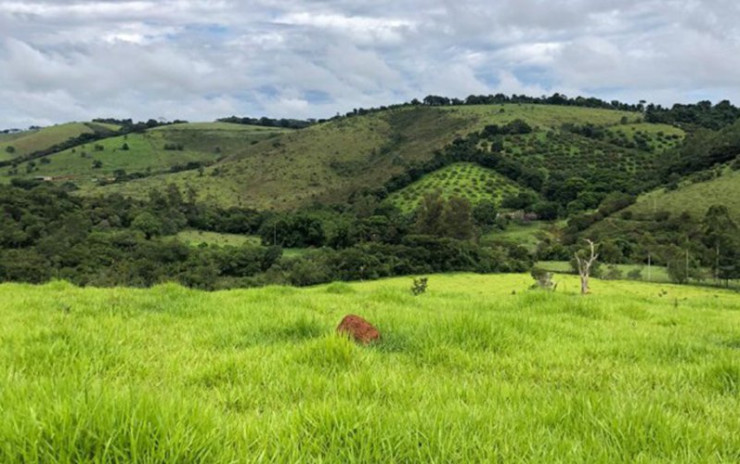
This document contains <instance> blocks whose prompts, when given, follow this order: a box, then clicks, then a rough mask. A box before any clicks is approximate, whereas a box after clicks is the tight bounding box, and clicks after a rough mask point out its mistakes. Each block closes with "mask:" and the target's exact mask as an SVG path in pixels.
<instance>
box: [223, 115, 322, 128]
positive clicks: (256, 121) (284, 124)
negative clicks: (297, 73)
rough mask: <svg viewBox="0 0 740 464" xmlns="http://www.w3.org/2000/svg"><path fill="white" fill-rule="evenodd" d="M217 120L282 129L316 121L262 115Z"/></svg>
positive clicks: (298, 126) (306, 125)
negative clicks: (259, 116) (258, 116)
mask: <svg viewBox="0 0 740 464" xmlns="http://www.w3.org/2000/svg"><path fill="white" fill-rule="evenodd" d="M217 121H218V122H229V123H232V124H246V125H250V126H263V127H280V128H284V129H303V128H305V127H308V126H310V125H312V124H315V123H316V122H317V121H316V120H315V119H306V120H303V119H285V118H281V119H273V118H268V117H265V116H262V117H261V118H249V117H238V116H229V117H227V118H220V119H217Z"/></svg>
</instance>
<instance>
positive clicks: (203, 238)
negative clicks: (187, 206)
mask: <svg viewBox="0 0 740 464" xmlns="http://www.w3.org/2000/svg"><path fill="white" fill-rule="evenodd" d="M176 237H177V239H178V240H179V241H181V242H183V243H187V244H188V245H191V246H198V245H201V244H203V243H205V244H206V245H215V246H235V247H239V246H242V245H254V246H258V245H260V238H259V237H257V236H254V235H238V234H222V233H218V232H207V231H203V230H183V231H181V232H179V233H178V234H177V236H176Z"/></svg>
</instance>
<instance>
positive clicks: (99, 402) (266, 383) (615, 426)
mask: <svg viewBox="0 0 740 464" xmlns="http://www.w3.org/2000/svg"><path fill="white" fill-rule="evenodd" d="M562 280H563V281H562V282H561V284H560V286H559V287H558V291H557V292H556V293H554V294H549V293H543V292H539V291H529V290H527V288H528V287H529V285H530V284H531V282H532V281H531V278H529V277H528V276H526V275H499V276H479V275H452V276H441V275H439V276H437V275H435V276H431V277H430V280H429V290H428V291H427V293H426V294H424V295H421V296H418V297H414V296H412V295H411V292H410V291H409V287H410V285H411V279H410V278H400V279H392V280H385V281H376V282H366V283H358V284H345V283H334V284H330V285H327V286H321V287H316V288H309V289H295V288H283V287H268V288H264V289H255V290H238V291H228V292H216V293H204V292H198V291H191V290H187V289H184V288H181V287H179V286H176V285H161V286H158V287H155V288H152V289H149V290H134V289H120V288H116V289H92V288H88V289H80V288H75V287H72V286H70V285H68V284H66V283H63V282H53V283H50V284H47V285H44V286H39V287H35V286H30V285H19V284H4V285H0V301H1V302H2V303H1V304H0V316H2V320H3V324H2V326H0V339H2V344H0V379H1V380H0V410H1V411H2V417H3V421H2V422H1V423H0V461H2V462H149V463H152V462H167V463H173V462H183V463H186V462H214V463H215V462H217V463H223V462H262V461H265V462H342V463H345V462H425V463H426V462H445V463H446V462H464V463H469V462H584V463H586V462H588V463H600V462H625V463H627V462H629V463H632V462H665V463H668V462H670V463H696V462H728V463H730V462H738V461H739V460H740V435H739V434H738V433H737V426H738V423H740V357H739V356H738V349H740V336H739V335H738V334H740V295H738V294H737V293H729V292H723V291H720V290H706V289H697V288H691V287H675V286H670V285H660V286H657V285H648V284H643V283H634V282H601V281H594V282H593V285H592V290H593V294H592V295H590V296H588V297H581V296H578V295H576V294H575V293H574V292H575V291H576V290H577V288H578V283H577V281H576V279H574V278H572V277H569V276H563V278H562ZM664 292H665V293H664ZM348 313H356V314H360V315H362V316H365V317H367V318H368V319H369V320H370V321H372V322H374V323H375V324H376V325H377V326H378V328H379V329H380V331H381V332H382V334H383V335H382V341H381V342H380V343H378V344H377V345H375V346H370V347H360V346H357V345H355V344H354V343H351V342H349V341H348V340H346V339H343V338H341V337H337V336H335V335H333V330H334V327H335V326H336V325H337V323H338V322H339V320H340V319H341V318H342V317H343V316H344V315H345V314H348Z"/></svg>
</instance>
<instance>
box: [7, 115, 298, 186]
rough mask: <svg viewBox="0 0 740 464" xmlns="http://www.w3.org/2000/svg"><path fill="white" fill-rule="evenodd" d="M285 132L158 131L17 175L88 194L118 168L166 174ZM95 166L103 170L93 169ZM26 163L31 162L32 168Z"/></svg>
mask: <svg viewBox="0 0 740 464" xmlns="http://www.w3.org/2000/svg"><path fill="white" fill-rule="evenodd" d="M285 132H286V130H283V129H272V128H263V127H257V126H245V125H239V124H226V123H188V124H176V125H171V126H161V127H158V128H155V129H154V130H150V131H147V132H144V133H132V134H127V135H124V136H119V137H111V138H108V139H104V140H99V141H96V142H92V143H88V144H84V145H79V146H77V147H74V148H71V149H68V150H64V151H62V152H59V153H55V154H53V155H50V156H47V157H44V158H41V159H36V160H33V161H31V162H26V163H22V164H20V165H19V167H18V174H17V176H18V177H37V176H49V177H54V178H61V179H60V180H68V181H72V182H75V183H76V184H78V185H79V186H80V187H82V188H83V189H84V190H89V189H91V188H93V187H94V186H95V185H96V181H97V180H99V179H110V178H113V177H115V173H116V171H118V170H121V169H123V170H124V171H126V173H127V174H133V173H141V174H146V175H151V174H156V173H163V172H164V173H169V172H170V168H172V167H173V166H176V165H185V164H187V163H189V162H213V161H216V160H217V159H220V158H223V157H227V156H230V155H233V153H235V152H238V151H244V150H247V149H250V147H252V146H253V145H254V144H257V143H259V142H260V141H262V140H266V139H268V138H272V137H275V136H278V135H280V134H282V133H285ZM124 146H127V147H128V150H126V149H124ZM96 162H99V163H102V165H100V166H99V167H95V163H96ZM29 163H33V164H32V168H30V169H29ZM6 174H7V173H6ZM195 175H198V176H199V173H197V172H195ZM13 177H15V176H9V175H5V176H2V177H0V181H5V182H9V181H10V179H12V178H13ZM111 190H114V189H111ZM147 192H148V190H146V191H142V192H139V195H146V193H147Z"/></svg>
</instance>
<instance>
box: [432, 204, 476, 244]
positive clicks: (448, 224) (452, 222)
mask: <svg viewBox="0 0 740 464" xmlns="http://www.w3.org/2000/svg"><path fill="white" fill-rule="evenodd" d="M471 211H472V208H471V206H470V201H469V200H468V199H467V198H463V197H458V196H454V197H452V198H450V199H449V200H447V202H446V204H445V205H444V209H443V211H442V217H441V218H440V220H441V232H442V235H443V236H445V237H450V238H454V239H457V240H469V239H471V238H473V237H474V236H475V234H476V229H475V225H474V224H473V215H472V213H471Z"/></svg>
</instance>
